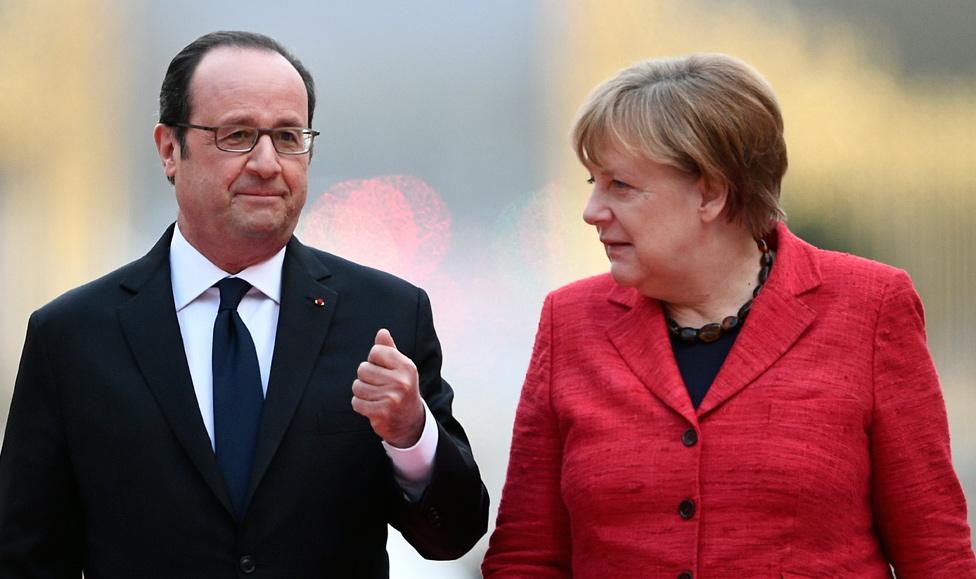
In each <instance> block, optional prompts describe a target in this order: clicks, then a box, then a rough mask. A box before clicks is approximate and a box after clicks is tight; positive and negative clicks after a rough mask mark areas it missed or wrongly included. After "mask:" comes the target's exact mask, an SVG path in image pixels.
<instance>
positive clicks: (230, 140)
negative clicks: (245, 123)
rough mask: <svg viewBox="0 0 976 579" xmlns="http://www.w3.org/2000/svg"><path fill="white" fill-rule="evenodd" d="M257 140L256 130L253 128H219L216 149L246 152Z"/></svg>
mask: <svg viewBox="0 0 976 579" xmlns="http://www.w3.org/2000/svg"><path fill="white" fill-rule="evenodd" d="M257 140H258V130H257V129H255V128H253V127H219V128H218V129H217V148H218V149H221V150H223V151H231V152H236V151H248V150H250V149H251V147H253V146H254V143H255V142H256V141H257Z"/></svg>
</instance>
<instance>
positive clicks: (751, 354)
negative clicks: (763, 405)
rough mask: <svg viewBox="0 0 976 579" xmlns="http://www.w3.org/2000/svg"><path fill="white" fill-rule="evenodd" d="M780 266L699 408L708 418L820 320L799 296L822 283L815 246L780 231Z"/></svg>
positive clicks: (778, 261)
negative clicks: (814, 252) (814, 322)
mask: <svg viewBox="0 0 976 579" xmlns="http://www.w3.org/2000/svg"><path fill="white" fill-rule="evenodd" d="M776 237H777V239H778V243H777V256H776V263H775V264H774V266H773V271H772V274H771V275H770V277H769V281H768V282H767V283H766V286H765V287H763V290H762V292H761V293H760V294H759V297H757V298H756V301H755V302H754V303H753V307H752V311H751V312H750V313H749V318H748V319H747V320H746V323H745V325H743V327H742V330H741V332H740V333H739V336H738V337H737V338H736V340H735V344H734V345H733V346H732V350H731V351H730V352H729V355H728V357H727V358H726V359H725V362H724V363H723V364H722V368H721V370H719V373H718V376H716V377H715V381H714V382H713V383H712V386H711V388H709V390H708V393H707V394H705V399H704V400H702V403H701V405H700V406H699V407H698V416H699V417H702V416H704V415H705V414H708V413H709V412H711V411H712V410H714V409H715V408H717V407H718V406H720V405H722V404H723V403H724V402H725V401H726V400H729V399H730V398H732V397H733V396H734V395H735V394H736V393H738V392H739V391H740V390H742V389H743V388H745V387H746V386H747V385H749V384H750V383H751V382H752V381H754V380H755V379H756V378H758V377H759V376H760V375H761V374H762V373H763V372H765V371H766V370H767V369H768V368H769V367H770V366H772V365H773V364H774V363H775V362H776V361H777V360H779V359H780V358H781V357H782V356H783V355H784V354H785V353H786V352H787V351H788V350H789V349H790V347H791V346H792V345H793V343H794V342H796V340H797V339H798V338H799V337H800V336H801V335H802V334H803V332H804V331H805V330H806V329H807V327H809V326H810V324H811V323H813V321H814V319H815V318H816V317H817V314H816V312H815V311H813V310H812V309H810V307H809V306H807V305H806V304H805V303H804V302H803V301H802V300H801V299H800V298H799V296H800V295H801V294H803V293H804V292H807V291H809V290H811V289H814V288H816V287H817V286H818V285H819V284H820V272H819V269H818V267H817V263H816V257H815V256H814V254H813V251H812V249H813V248H812V246H809V245H807V244H806V243H804V242H803V241H801V240H800V239H798V238H797V237H795V236H794V235H793V234H792V233H790V232H789V230H788V229H787V228H786V226H785V225H784V224H780V225H779V227H778V228H777V235H776Z"/></svg>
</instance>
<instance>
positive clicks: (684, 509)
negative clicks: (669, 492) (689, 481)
mask: <svg viewBox="0 0 976 579" xmlns="http://www.w3.org/2000/svg"><path fill="white" fill-rule="evenodd" d="M678 514H679V515H681V518H682V519H685V520H688V519H690V518H692V517H694V516H695V503H693V502H692V501H691V499H685V500H683V501H681V504H680V505H678Z"/></svg>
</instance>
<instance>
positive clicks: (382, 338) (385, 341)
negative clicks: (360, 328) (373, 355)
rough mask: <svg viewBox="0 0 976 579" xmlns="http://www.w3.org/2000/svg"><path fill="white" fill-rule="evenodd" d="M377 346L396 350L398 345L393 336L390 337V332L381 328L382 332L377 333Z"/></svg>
mask: <svg viewBox="0 0 976 579" xmlns="http://www.w3.org/2000/svg"><path fill="white" fill-rule="evenodd" d="M376 345H377V346H391V347H393V348H396V343H395V342H394V341H393V336H391V335H390V330H387V329H386V328H381V329H380V331H378V332H376Z"/></svg>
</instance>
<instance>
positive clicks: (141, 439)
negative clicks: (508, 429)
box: [0, 227, 488, 579]
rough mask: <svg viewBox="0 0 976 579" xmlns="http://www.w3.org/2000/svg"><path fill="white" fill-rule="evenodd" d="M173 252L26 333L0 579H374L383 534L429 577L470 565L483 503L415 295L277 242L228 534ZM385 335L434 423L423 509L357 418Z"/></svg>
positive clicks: (73, 298) (135, 266)
mask: <svg viewBox="0 0 976 579" xmlns="http://www.w3.org/2000/svg"><path fill="white" fill-rule="evenodd" d="M171 238H172V227H170V229H169V230H168V231H167V232H166V233H165V234H164V235H163V237H162V238H161V239H160V240H159V242H158V243H157V244H156V246H155V247H153V249H152V250H151V251H150V252H149V254H147V255H146V256H145V257H143V258H142V259H140V260H138V261H135V262H133V263H131V264H129V265H127V266H125V267H123V268H121V269H119V270H117V271H115V272H113V273H111V274H109V275H107V276H105V277H103V278H101V279H98V280H96V281H94V282H91V283H89V284H87V285H85V286H82V287H80V288H78V289H75V290H72V291H70V292H68V293H67V294H65V295H63V296H61V297H60V298H58V299H56V300H55V301H53V302H52V303H50V304H48V305H46V306H45V307H43V308H41V309H40V310H38V311H37V312H35V313H34V314H33V315H32V316H31V319H30V322H29V325H28V330H27V339H26V343H25V346H24V352H23V356H22V358H21V364H20V370H19V372H18V376H17V382H16V386H15V389H14V397H13V402H12V405H11V409H10V416H9V420H8V423H7V430H6V435H5V439H4V443H3V451H2V453H0V577H2V578H4V579H15V578H16V579H20V578H28V577H30V578H41V577H44V578H55V577H56V578H59V579H60V578H71V579H77V578H78V577H79V575H80V572H81V570H82V569H84V573H85V577H86V579H134V578H151V577H158V578H165V579H177V578H182V579H191V578H201V579H221V578H228V579H229V578H232V577H239V576H243V575H249V576H250V577H255V578H258V577H260V578H272V577H274V578H285V579H302V578H312V577H338V578H347V577H387V576H388V574H389V571H388V569H389V562H388V558H387V554H386V536H387V523H390V524H392V525H393V526H394V527H396V528H397V529H399V530H400V531H401V532H402V533H403V534H404V535H405V537H406V538H407V540H408V541H409V542H410V543H411V544H412V545H413V546H414V547H415V548H416V549H417V550H418V551H419V552H420V553H421V554H422V555H423V556H425V557H427V558H432V559H443V558H454V557H457V556H460V555H461V554H463V553H464V552H466V551H467V550H468V549H469V548H470V547H471V546H472V545H473V544H474V543H475V542H476V541H477V540H478V538H479V537H481V536H482V535H483V534H484V532H485V529H486V525H487V516H488V497H487V492H486V490H485V487H484V485H483V484H482V482H481V478H480V475H479V472H478V467H477V466H476V464H475V462H474V459H473V457H472V455H471V450H470V447H469V445H468V442H467V438H466V437H465V434H464V431H463V430H462V428H461V426H460V424H458V422H457V421H456V420H454V418H453V417H452V415H451V402H452V398H453V392H452V390H451V388H450V386H449V385H448V384H447V383H446V382H444V381H443V380H442V379H441V377H440V367H441V352H440V346H439V344H438V341H437V337H436V335H435V333H434V327H433V323H432V320H431V311H430V303H429V301H428V299H427V296H426V294H425V293H424V292H423V290H420V289H418V288H416V287H414V286H412V285H410V284H408V283H406V282H404V281H402V280H400V279H398V278H395V277H393V276H391V275H388V274H385V273H382V272H379V271H376V270H373V269H369V268H366V267H362V266H359V265H356V264H353V263H351V262H349V261H346V260H343V259H341V258H338V257H336V256H333V255H330V254H327V253H324V252H321V251H317V250H313V249H311V248H308V247H305V246H303V245H302V244H301V243H299V242H298V241H297V240H296V239H294V238H293V239H292V240H291V241H290V242H289V244H288V248H287V251H286V253H285V259H284V266H283V271H282V295H281V309H280V314H279V320H278V330H277V336H276V340H275V351H274V357H273V361H272V365H271V376H270V379H269V384H268V391H267V398H266V401H265V405H264V414H263V416H262V419H261V430H260V434H259V440H258V445H257V451H256V456H255V460H254V471H253V474H252V479H251V485H250V491H249V498H248V507H247V511H246V514H245V516H244V519H243V520H242V521H241V522H236V521H235V519H234V516H233V514H232V508H231V503H230V500H229V498H228V494H227V490H226V488H225V485H224V482H223V479H222V476H221V474H220V470H219V468H218V466H217V463H216V460H215V458H214V454H213V451H212V450H211V445H210V439H209V437H208V435H207V432H206V429H205V428H204V425H203V421H202V419H201V416H200V410H199V406H198V404H197V400H196V397H195V395H194V391H193V386H192V383H191V380H190V373H189V369H188V367H187V363H186V356H185V354H184V350H183V342H182V339H181V336H180V329H179V324H178V322H177V319H176V311H175V306H174V302H173V292H172V285H171V281H170V271H169V246H170V240H171ZM317 298H322V299H323V300H324V301H325V305H324V307H323V306H319V305H317V304H316V303H315V300H316V299H317ZM381 327H386V328H389V329H390V331H391V333H392V334H393V337H394V339H395V340H396V342H397V347H398V348H399V349H400V350H401V351H402V352H404V353H405V354H406V355H408V356H409V357H410V358H411V359H413V361H414V362H415V364H416V365H417V368H418V371H419V374H420V388H421V392H422V395H423V397H424V399H425V400H426V402H427V405H428V406H429V407H430V410H431V412H432V413H433V415H434V417H435V418H436V420H437V423H438V429H439V443H438V446H437V453H436V458H435V466H434V472H433V478H432V480H431V482H430V485H429V487H428V488H427V490H426V492H425V494H424V496H423V498H422V499H421V500H420V501H419V502H418V503H410V502H409V501H407V500H406V499H405V498H404V495H403V493H402V491H401V489H400V488H399V486H398V485H397V484H396V482H395V480H394V478H393V474H392V465H391V463H390V461H389V459H388V457H387V456H386V453H385V452H384V450H383V448H382V446H381V445H380V439H379V438H378V437H377V436H376V434H375V433H373V431H372V429H371V428H370V425H369V421H368V420H367V419H366V418H363V417H362V416H360V415H358V414H356V413H355V412H353V410H352V408H351V405H350V400H351V397H352V393H351V384H352V382H353V380H354V378H355V376H356V368H357V366H358V365H359V363H360V362H362V361H364V360H365V359H366V356H367V354H368V352H369V349H370V347H371V346H372V345H373V339H374V337H375V334H376V331H377V330H378V329H379V328H381ZM248 571H250V572H249V573H248Z"/></svg>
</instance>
